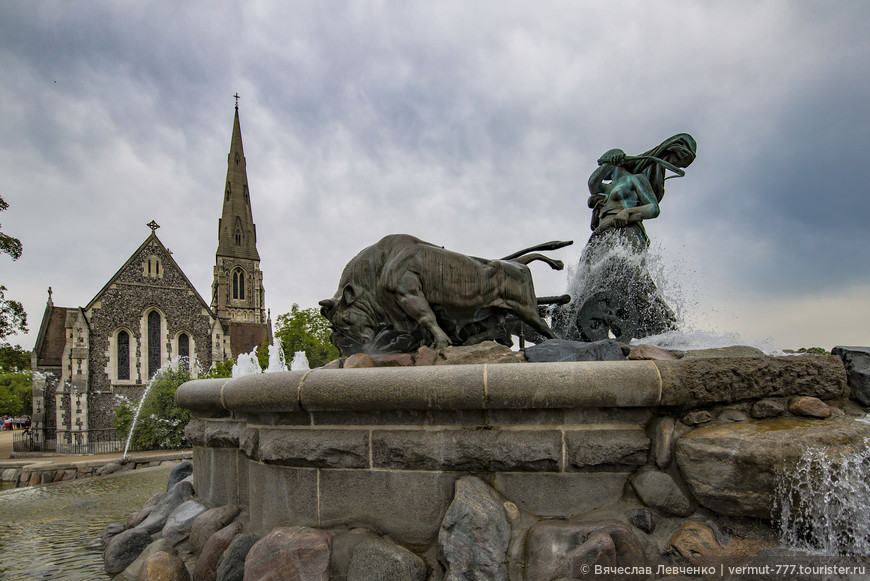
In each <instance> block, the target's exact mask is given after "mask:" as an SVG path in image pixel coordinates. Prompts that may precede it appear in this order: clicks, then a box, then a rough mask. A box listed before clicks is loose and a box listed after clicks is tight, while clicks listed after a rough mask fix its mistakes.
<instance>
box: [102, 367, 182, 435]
mask: <svg viewBox="0 0 870 581" xmlns="http://www.w3.org/2000/svg"><path fill="white" fill-rule="evenodd" d="M191 379H192V377H191V375H190V371H188V370H185V369H163V370H161V371H160V372H159V373H158V374H157V375H156V376H155V377H154V379H153V380H152V381H153V383H152V385H151V391H150V392H148V393H147V394H146V396H145V402H144V403H143V404H142V410H141V411H140V412H139V420H138V422H137V423H136V426H135V429H134V431H133V437H132V438H131V440H130V449H131V450H177V449H179V448H184V447H186V446H187V445H188V444H187V438H185V436H184V428H185V426H187V423H188V422H189V421H190V412H189V411H188V410H186V409H184V408H181V407H178V405H176V403H175V392H176V390H178V387H179V386H180V385H181V384H182V383H184V382H185V381H190V380H191ZM139 401H140V400H136V401H132V402H127V403H124V404H122V405H121V406H120V407H119V408H118V409H117V410H116V411H115V419H114V424H115V428H117V429H119V430H121V431H122V432H124V433H125V434H129V433H130V428H131V426H132V424H133V418H134V416H135V414H136V408H137V407H138V406H139Z"/></svg>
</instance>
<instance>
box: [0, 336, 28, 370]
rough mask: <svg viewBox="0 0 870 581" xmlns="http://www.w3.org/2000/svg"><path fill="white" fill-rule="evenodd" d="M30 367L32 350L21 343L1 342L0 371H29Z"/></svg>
mask: <svg viewBox="0 0 870 581" xmlns="http://www.w3.org/2000/svg"><path fill="white" fill-rule="evenodd" d="M28 369H30V351H25V350H24V349H23V348H22V347H21V345H16V346H15V347H13V346H12V345H10V344H9V343H3V344H0V372H9V371H11V372H15V371H27V370H28Z"/></svg>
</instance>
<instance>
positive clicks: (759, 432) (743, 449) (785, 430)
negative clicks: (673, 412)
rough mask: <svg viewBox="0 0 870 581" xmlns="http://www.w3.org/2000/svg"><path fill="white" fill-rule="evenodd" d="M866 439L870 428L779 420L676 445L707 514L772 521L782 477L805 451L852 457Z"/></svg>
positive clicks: (707, 433) (717, 428)
mask: <svg viewBox="0 0 870 581" xmlns="http://www.w3.org/2000/svg"><path fill="white" fill-rule="evenodd" d="M865 438H870V424H867V423H864V422H861V421H858V420H855V419H851V418H843V417H840V418H838V419H829V420H817V419H798V418H775V419H767V420H759V421H749V422H740V423H730V424H716V425H711V426H705V427H701V428H697V429H695V430H692V431H691V432H689V433H688V434H686V435H685V436H683V437H682V438H680V439H679V440H678V441H677V445H676V453H675V457H676V460H677V464H678V466H679V467H680V471H681V472H682V474H683V478H684V479H685V481H686V484H687V485H688V487H689V489H690V491H691V492H692V494H693V495H694V496H695V498H696V499H697V500H698V502H700V503H701V504H702V505H703V506H705V507H706V508H708V509H710V510H712V511H714V512H717V513H719V514H724V515H731V516H753V517H762V518H771V517H774V516H776V515H774V514H773V513H772V509H773V500H774V494H775V490H776V486H777V477H778V474H780V473H782V471H787V470H791V469H793V467H794V466H795V465H796V464H797V462H798V460H799V459H800V457H801V455H802V454H803V453H804V451H805V450H806V449H807V448H821V449H825V450H830V451H831V453H832V454H840V453H850V452H853V451H856V450H858V449H860V448H863V446H864V440H865Z"/></svg>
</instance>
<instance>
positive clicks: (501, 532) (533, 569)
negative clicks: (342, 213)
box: [176, 134, 870, 580]
mask: <svg viewBox="0 0 870 581" xmlns="http://www.w3.org/2000/svg"><path fill="white" fill-rule="evenodd" d="M695 151H696V144H695V141H694V139H692V137H691V136H689V135H687V134H679V135H676V136H674V137H672V138H670V139H668V140H666V141H665V142H664V143H662V144H661V145H660V146H658V147H657V148H654V149H653V150H650V151H649V152H647V153H644V154H642V155H638V156H628V155H626V154H625V153H623V152H622V151H620V150H611V151H609V152H607V153H605V154H604V155H603V156H602V157H601V159H600V160H599V167H598V169H596V170H595V171H594V172H593V174H592V176H591V177H590V179H589V191H590V197H589V207H590V208H592V211H593V218H592V230H593V233H592V236H591V238H590V240H589V242H588V243H587V246H586V248H585V250H584V253H583V256H584V259H583V260H590V261H593V258H592V257H595V256H597V255H601V254H607V253H608V249H609V248H610V247H611V245H616V246H619V247H620V248H621V249H623V252H622V253H621V254H620V253H615V254H613V255H612V256H610V257H609V258H607V259H606V260H605V262H604V264H605V267H604V268H603V272H604V274H603V275H602V276H600V277H598V278H597V279H596V284H597V285H598V286H594V285H593V288H588V289H585V290H584V291H583V293H581V294H582V296H571V297H568V298H562V297H549V298H546V299H544V300H539V299H538V298H537V297H536V295H535V292H534V287H533V284H532V279H531V276H530V274H529V269H528V267H527V265H528V264H529V262H531V261H533V260H542V261H544V262H546V263H548V264H550V265H551V266H552V267H554V268H561V263H560V262H559V261H556V260H553V259H551V258H547V257H546V256H544V255H543V254H541V252H542V251H546V250H555V249H558V248H560V247H562V246H565V245H566V244H567V243H563V242H554V243H548V244H544V245H540V246H537V247H533V248H530V249H526V250H524V251H521V252H519V253H515V254H513V255H510V256H508V257H506V258H504V259H501V260H489V259H482V258H475V257H469V256H464V255H461V254H457V253H454V252H450V251H447V250H444V249H443V248H440V247H438V246H435V245H433V244H430V243H427V242H423V241H421V240H419V239H417V238H414V237H412V236H407V235H396V236H388V237H386V238H384V239H383V240H381V241H380V242H378V243H376V244H374V245H373V246H370V247H368V248H366V249H365V250H363V251H362V252H361V253H360V254H359V255H357V256H356V257H355V258H354V259H353V260H352V261H351V262H350V263H349V264H348V266H347V267H346V268H345V270H344V272H343V273H342V275H341V279H340V283H339V288H338V291H337V292H336V294H335V296H334V297H332V298H330V299H326V300H324V301H321V307H322V312H323V314H324V315H325V316H326V317H327V318H329V320H330V321H331V324H332V328H333V335H332V337H333V341H334V343H335V344H336V346H337V347H338V348H339V349H340V351H341V353H342V355H343V359H344V357H348V356H351V357H348V359H347V365H345V367H344V368H341V364H340V362H334V363H333V364H331V365H328V366H326V367H324V368H319V369H314V370H310V371H287V372H282V373H270V374H263V375H250V376H245V377H238V378H234V379H210V380H196V381H192V382H189V383H187V384H185V385H184V386H182V387H181V388H180V389H179V391H178V393H177V396H176V398H177V401H178V402H179V404H180V405H182V406H184V407H186V408H188V409H190V410H191V411H192V414H193V417H194V419H193V420H192V421H191V423H190V424H189V426H188V428H187V436H188V438H189V440H190V442H191V443H192V444H193V445H194V469H195V483H196V490H197V494H198V496H199V498H200V500H201V501H202V502H203V503H204V504H205V505H207V506H222V505H239V506H241V507H242V508H243V510H242V515H244V519H245V521H244V524H245V528H246V530H247V531H249V532H251V533H253V534H256V535H260V536H263V539H262V540H261V541H260V542H259V543H258V545H260V544H261V543H266V544H269V543H272V546H277V545H280V546H281V547H283V548H280V550H279V552H280V551H285V552H291V553H292V552H293V551H294V550H296V551H297V553H294V554H296V555H297V556H298V555H301V554H303V553H304V554H306V555H308V557H306V558H308V559H309V561H308V565H310V566H311V567H312V568H313V569H311V570H314V569H317V570H318V571H320V573H319V574H320V575H322V576H321V577H312V578H323V579H326V578H329V576H330V575H333V576H335V577H340V578H345V577H344V576H347V577H346V578H348V579H350V578H355V579H374V578H379V579H393V578H395V579H399V578H401V579H421V580H422V579H483V578H486V579H516V580H519V579H536V580H537V579H556V578H566V579H567V578H571V579H574V578H584V575H583V572H584V571H585V572H588V571H589V570H590V567H593V566H604V565H606V566H616V565H631V566H636V567H640V568H644V567H650V566H653V565H654V564H655V563H657V562H668V563H677V564H678V565H679V564H686V563H693V562H694V563H697V562H699V561H698V560H699V559H700V560H701V561H703V559H706V558H711V557H722V556H726V557H735V558H736V557H753V558H761V559H763V558H764V557H765V555H769V554H771V551H775V550H777V546H778V532H777V531H776V530H775V528H774V527H773V526H772V525H771V524H770V522H771V519H776V518H778V516H779V515H780V513H781V510H782V505H783V503H784V502H785V501H783V500H782V498H780V500H778V501H777V500H776V498H777V483H778V482H781V478H780V475H781V474H782V472H783V471H784V470H787V469H788V466H789V463H791V465H794V464H795V463H797V462H798V460H799V458H800V456H801V454H802V451H803V450H804V449H805V448H806V447H808V446H809V447H812V446H821V447H833V448H835V449H836V450H838V451H841V452H843V453H848V452H853V451H855V450H858V449H861V448H863V447H864V444H863V443H864V441H865V440H864V439H865V438H870V425H868V424H866V423H863V422H860V421H857V420H856V419H855V417H857V416H859V415H863V414H864V410H863V409H862V408H861V407H860V406H859V405H858V404H856V403H855V402H854V401H852V400H851V399H850V388H851V392H852V395H853V396H854V391H855V387H854V385H853V384H851V383H850V384H847V379H846V371H845V369H844V366H843V361H842V360H841V359H840V358H838V357H836V356H832V355H826V356H815V355H807V356H799V357H798V356H794V357H772V356H767V355H765V354H763V353H761V352H760V351H758V350H753V349H749V348H742V349H736V350H730V351H729V350H708V351H706V352H700V351H698V352H693V351H689V352H679V353H674V352H668V351H664V350H661V349H656V348H652V347H650V346H648V345H642V344H640V345H638V344H637V342H635V344H633V345H631V346H629V345H627V343H628V342H629V341H630V340H631V339H638V338H642V337H645V336H648V335H650V334H655V333H660V332H662V331H665V330H668V329H671V328H673V327H674V325H675V317H674V314H673V312H672V311H671V309H670V308H669V307H668V305H667V304H666V303H665V301H664V300H663V299H662V297H661V296H660V293H659V292H658V290H657V288H656V285H655V284H654V283H653V281H652V279H651V277H650V276H649V273H647V272H646V270H645V265H644V260H643V255H644V252H645V251H646V248H647V246H648V243H649V242H648V238H647V235H646V232H645V230H644V227H643V221H644V220H649V219H652V218H655V217H656V216H658V214H659V204H660V202H661V200H662V196H663V195H664V181H665V178H666V174H667V172H671V173H672V174H675V175H683V168H685V167H687V166H688V165H689V164H690V163H691V162H692V161H693V160H694V157H695ZM625 248H629V249H630V250H631V251H630V252H628V253H625V252H624V250H625ZM595 260H597V259H595ZM608 260H609V261H610V262H607V261H608ZM598 264H599V265H600V260H599V261H598ZM581 266H582V265H581ZM581 273H582V269H581ZM547 319H549V320H550V321H551V325H548V324H547ZM512 336H520V337H524V338H526V339H529V340H531V341H533V342H542V343H546V342H547V341H552V340H553V339H552V338H553V337H555V336H560V337H562V338H563V339H576V340H579V341H581V342H584V341H585V342H589V341H598V340H601V341H603V342H607V343H609V344H612V345H615V346H616V347H615V349H616V355H615V356H614V357H610V358H611V359H618V360H615V361H591V362H565V361H560V362H545V363H526V362H524V361H525V359H524V358H523V355H522V352H512V351H510V349H509V348H508V347H503V346H502V347H499V346H498V345H497V343H501V344H503V345H510V343H511V337H512ZM487 342H495V343H487ZM475 345H477V346H478V347H480V346H481V345H492V346H493V347H492V349H496V350H498V349H501V351H499V353H500V355H499V357H498V358H497V359H498V363H496V362H495V359H489V360H486V361H482V362H479V363H474V364H468V365H442V363H446V362H447V361H448V360H450V359H451V358H452V357H453V354H455V353H456V352H458V351H462V350H473V349H475V348H476V347H474V346H475ZM845 349H846V350H847V351H849V348H845ZM386 352H404V353H405V355H404V356H403V357H401V358H400V357H392V356H385V355H384V353H386ZM849 352H852V351H849ZM360 353H364V354H365V356H366V357H370V358H371V360H372V361H375V362H378V361H381V362H382V363H383V364H384V365H387V364H389V365H397V364H401V365H404V366H401V367H386V366H382V367H376V368H374V369H365V368H351V366H350V365H349V363H350V361H351V359H352V358H354V357H360V355H359V354H360ZM850 377H851V376H850ZM851 381H852V380H851V379H850V382H851ZM863 403H866V402H863ZM825 418H826V419H825ZM778 479H779V480H778ZM759 519H761V520H759ZM291 538H293V539H297V541H291V540H288V539H291ZM300 538H306V539H309V541H310V543H309V544H308V545H306V547H307V548H306V549H304V551H303V550H302V549H300V548H299V547H298V546H296V548H295V549H294V548H293V547H294V545H293V542H298V539H300ZM311 539H315V540H311ZM276 543H277V545H275V544H276ZM281 543H285V544H284V545H281ZM864 544H865V545H866V542H865V543H864ZM258 545H255V548H256V547H257V546H258ZM314 545H316V546H317V548H316V549H314V548H312V547H313V546H314ZM852 546H857V545H852ZM861 546H864V545H861ZM253 551H254V549H252V552H253ZM298 551H302V553H300V552H298ZM306 551H307V552H306ZM843 552H844V553H846V554H849V552H850V549H848V547H847V548H846V549H844V550H843ZM257 554H258V555H262V554H264V553H263V552H262V551H261V552H259V553H257ZM258 558H259V557H258ZM288 562H289V561H288ZM297 562H298V559H297ZM246 566H247V565H246ZM258 566H259V565H258ZM397 567H398V568H399V569H400V570H401V572H400V573H396V571H398V570H399V569H397ZM639 570H641V571H644V570H645V569H639ZM391 571H392V573H391ZM366 575H368V576H366ZM391 575H392V576H391ZM638 578H641V577H638Z"/></svg>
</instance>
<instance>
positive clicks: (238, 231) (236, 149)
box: [217, 93, 260, 260]
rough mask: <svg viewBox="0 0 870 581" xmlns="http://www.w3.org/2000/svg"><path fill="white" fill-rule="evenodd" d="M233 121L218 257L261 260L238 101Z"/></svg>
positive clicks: (219, 224)
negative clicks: (249, 189)
mask: <svg viewBox="0 0 870 581" xmlns="http://www.w3.org/2000/svg"><path fill="white" fill-rule="evenodd" d="M234 97H236V113H235V119H234V120H233V136H232V139H231V140H230V153H229V155H228V156H227V180H226V184H225V185H224V203H223V211H222V212H221V219H220V222H219V223H218V249H217V255H218V256H226V257H231V258H245V259H250V260H260V255H259V254H258V253H257V227H256V226H255V225H254V218H253V214H252V213H251V197H250V195H249V193H248V173H247V171H246V169H245V150H244V148H243V147H242V129H241V125H240V124H239V101H238V93H237V94H236V95H234Z"/></svg>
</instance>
